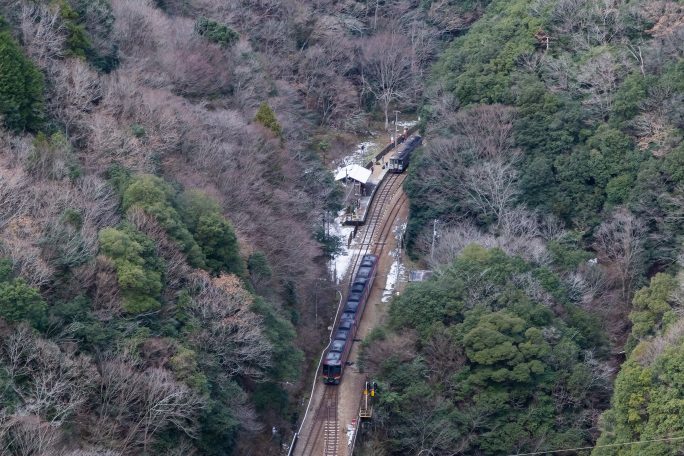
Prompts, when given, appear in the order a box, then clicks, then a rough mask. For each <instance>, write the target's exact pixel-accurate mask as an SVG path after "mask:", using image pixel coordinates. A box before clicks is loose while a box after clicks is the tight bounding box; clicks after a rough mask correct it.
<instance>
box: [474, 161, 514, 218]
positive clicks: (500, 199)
mask: <svg viewBox="0 0 684 456" xmlns="http://www.w3.org/2000/svg"><path fill="white" fill-rule="evenodd" d="M517 177H518V173H517V170H516V168H515V164H514V162H512V161H503V160H492V161H488V162H483V163H480V164H476V165H474V166H472V167H471V168H469V169H468V170H467V171H466V176H465V182H464V185H465V189H466V192H467V194H468V196H469V197H470V200H471V201H472V203H473V204H474V206H475V207H476V208H477V210H478V211H479V212H480V213H481V214H483V215H485V216H491V217H494V218H495V219H496V220H497V222H498V223H502V222H503V219H504V216H505V215H506V212H507V211H508V210H510V209H511V208H512V206H513V204H514V203H515V200H516V198H517V196H518V195H519V194H520V191H519V189H518V187H517V185H516V183H517Z"/></svg>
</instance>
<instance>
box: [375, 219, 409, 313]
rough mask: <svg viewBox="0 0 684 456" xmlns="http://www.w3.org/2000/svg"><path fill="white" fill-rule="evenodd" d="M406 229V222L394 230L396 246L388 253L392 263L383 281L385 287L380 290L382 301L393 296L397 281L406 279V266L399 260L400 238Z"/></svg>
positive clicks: (386, 300)
mask: <svg viewBox="0 0 684 456" xmlns="http://www.w3.org/2000/svg"><path fill="white" fill-rule="evenodd" d="M405 231H406V223H404V224H402V225H401V226H398V227H396V228H395V230H394V237H395V239H396V240H397V245H399V247H398V248H396V249H394V250H392V251H391V252H390V253H389V255H390V256H391V257H393V258H394V261H393V262H392V265H391V266H390V270H389V273H388V274H387V280H386V281H385V288H384V289H383V290H382V299H381V300H382V302H388V301H389V300H390V299H392V296H394V290H395V288H396V287H397V283H398V282H399V281H400V280H401V281H404V282H405V281H406V267H405V266H404V264H403V263H402V262H401V239H402V237H403V236H404V232H405Z"/></svg>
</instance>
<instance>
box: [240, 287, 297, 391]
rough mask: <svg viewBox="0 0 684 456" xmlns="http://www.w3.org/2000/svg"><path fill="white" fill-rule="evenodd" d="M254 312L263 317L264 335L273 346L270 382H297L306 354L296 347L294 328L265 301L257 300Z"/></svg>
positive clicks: (253, 308)
mask: <svg viewBox="0 0 684 456" xmlns="http://www.w3.org/2000/svg"><path fill="white" fill-rule="evenodd" d="M252 310H253V311H254V312H255V313H257V314H259V315H261V316H262V317H263V319H264V333H265V334H266V337H267V338H268V340H269V342H271V344H273V363H274V365H273V367H272V368H271V369H269V373H270V374H271V378H270V380H273V381H285V380H289V381H294V380H296V379H297V376H298V375H299V373H300V366H301V364H302V361H303V359H304V354H303V353H302V351H301V350H299V349H297V348H295V347H294V340H295V337H296V336H297V333H296V331H295V328H294V326H293V325H292V323H291V322H290V321H289V320H287V319H285V318H283V316H282V315H280V314H279V312H278V311H277V310H276V309H275V308H274V307H273V305H271V304H269V303H268V302H267V301H265V300H264V299H261V298H257V299H256V300H255V301H254V305H253V307H252Z"/></svg>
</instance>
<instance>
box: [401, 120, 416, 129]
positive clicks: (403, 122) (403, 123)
mask: <svg viewBox="0 0 684 456" xmlns="http://www.w3.org/2000/svg"><path fill="white" fill-rule="evenodd" d="M417 123H418V121H417V120H400V121H399V122H397V126H399V127H406V128H411V127H412V126H414V125H415V124H417Z"/></svg>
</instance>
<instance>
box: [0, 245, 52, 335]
mask: <svg viewBox="0 0 684 456" xmlns="http://www.w3.org/2000/svg"><path fill="white" fill-rule="evenodd" d="M0 318H3V319H4V320H5V321H7V322H9V323H15V322H21V321H24V322H27V323H29V324H30V325H31V326H33V327H34V328H36V329H44V328H45V326H46V324H47V304H46V303H45V301H44V300H43V298H42V297H41V296H40V293H38V290H36V289H35V288H33V287H31V286H29V285H28V284H27V283H26V282H25V281H24V280H23V279H16V278H13V276H12V262H11V261H10V260H8V259H5V258H3V259H0Z"/></svg>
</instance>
